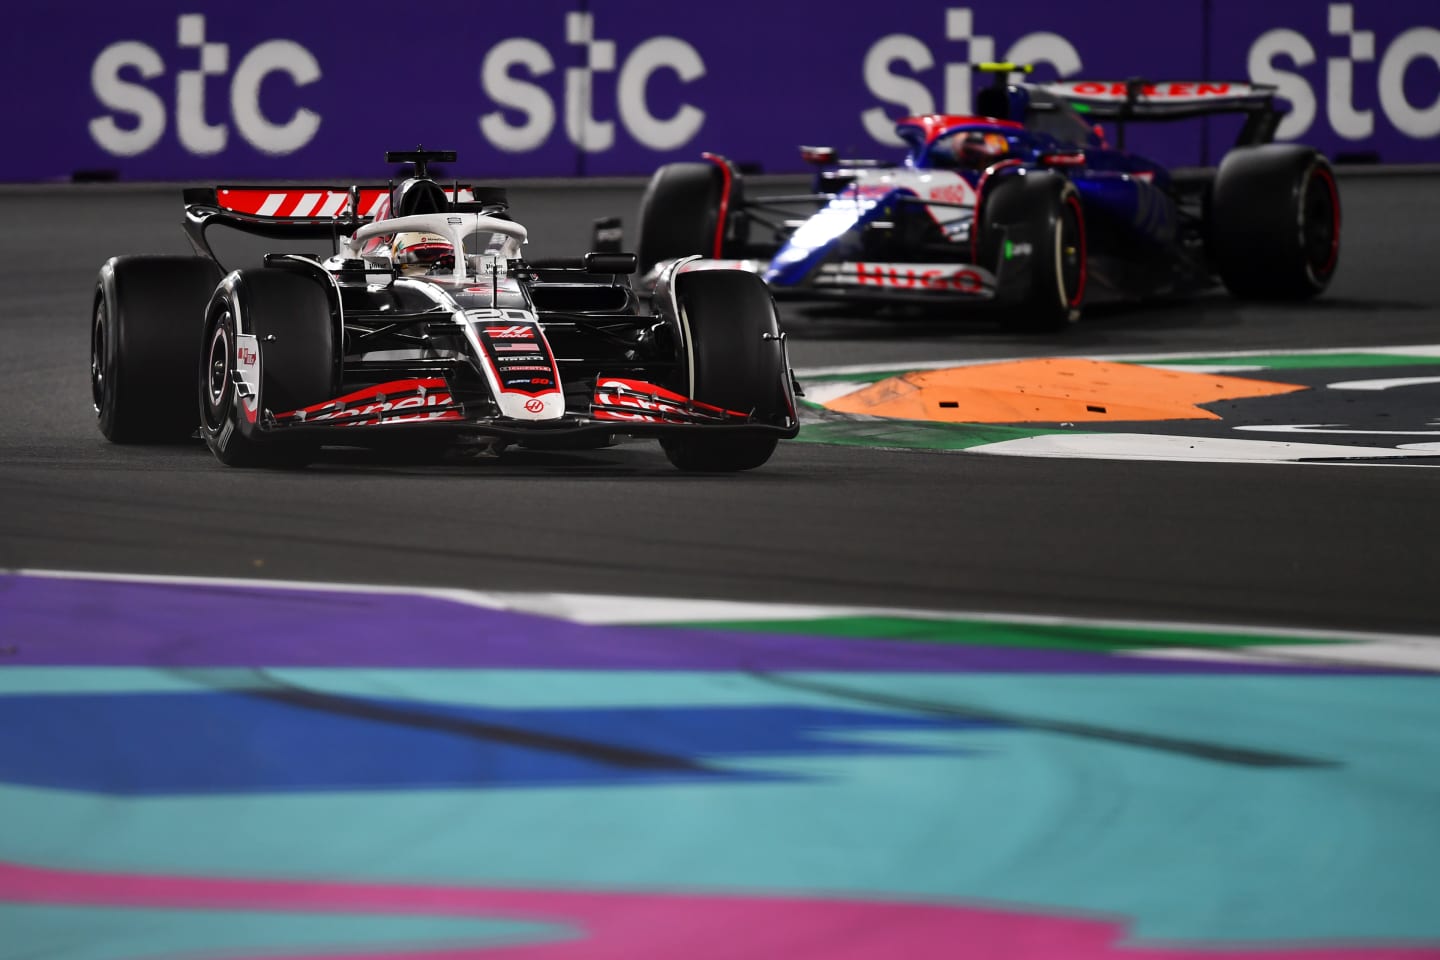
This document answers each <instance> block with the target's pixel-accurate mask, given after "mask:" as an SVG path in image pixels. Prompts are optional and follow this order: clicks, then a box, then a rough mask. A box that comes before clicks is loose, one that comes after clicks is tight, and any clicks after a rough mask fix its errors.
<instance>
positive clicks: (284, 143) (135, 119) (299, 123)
mask: <svg viewBox="0 0 1440 960" xmlns="http://www.w3.org/2000/svg"><path fill="white" fill-rule="evenodd" d="M176 27H177V29H176V34H177V35H176V45H177V46H178V47H179V48H180V49H181V50H184V51H189V50H194V51H196V54H194V55H185V56H184V59H185V60H187V61H190V62H193V59H192V57H193V56H198V58H199V65H198V69H190V70H180V71H178V72H177V73H176V74H175V129H176V133H177V134H178V136H179V139H180V145H181V146H182V147H184V148H185V149H186V150H188V151H189V152H190V153H193V154H195V155H197V156H202V157H205V156H211V155H213V154H217V153H220V152H221V151H223V150H224V149H225V147H226V146H227V144H228V143H229V139H230V127H229V125H228V124H226V123H223V122H222V123H210V122H209V121H208V120H207V119H206V117H207V115H211V114H213V113H216V112H218V111H215V110H214V109H213V108H211V110H208V111H207V108H206V103H205V91H206V79H207V78H208V77H223V76H225V75H226V74H228V73H230V64H231V56H230V46H229V45H228V44H224V43H210V42H207V41H206V39H205V15H204V14H200V13H186V14H182V15H181V16H180V17H179V18H177V20H176ZM165 72H166V63H165V59H164V57H162V56H161V55H160V51H158V50H156V49H155V48H154V47H152V46H150V45H149V44H148V43H142V42H140V41H139V40H121V41H119V42H118V43H112V44H110V46H108V47H106V48H105V49H104V50H102V51H100V55H99V56H97V57H96V58H95V62H94V63H93V64H91V67H90V87H91V89H92V90H93V91H94V92H95V98H96V99H97V100H99V101H100V102H101V103H102V104H103V105H104V106H105V107H107V108H108V109H109V110H110V112H109V113H106V114H102V115H101V116H98V117H94V118H93V119H91V121H90V136H91V137H93V138H94V140H95V142H96V143H98V144H99V145H100V147H101V148H102V149H104V150H105V151H107V152H108V153H111V154H113V155H115V156H117V157H133V156H137V155H139V154H142V153H144V152H145V151H147V150H149V149H150V148H151V147H154V146H155V144H157V143H159V142H160V138H161V137H162V136H164V134H165V128H166V126H167V125H168V115H167V107H166V103H165V98H164V96H162V94H161V93H159V92H157V91H156V90H155V89H152V88H151V87H150V86H147V85H146V84H145V83H141V82H137V81H135V80H133V79H127V78H126V77H127V75H134V74H137V73H138V74H139V76H140V79H141V80H145V81H152V80H155V79H156V78H158V77H162V76H164V75H165ZM277 73H279V74H285V75H286V76H287V77H288V78H289V80H290V82H292V83H294V84H295V85H296V86H297V87H304V86H307V85H309V84H312V83H314V82H315V81H316V80H319V79H320V63H319V61H317V60H316V59H315V56H314V54H312V53H311V52H310V51H309V50H307V49H305V48H304V47H303V46H301V45H300V44H298V43H296V42H295V41H294V40H267V41H265V42H264V43H262V44H259V45H258V46H256V47H255V48H254V49H252V50H249V51H248V52H246V53H245V54H244V55H243V56H241V57H240V58H239V61H238V63H237V64H236V65H235V70H234V73H233V75H232V76H231V77H230V88H229V117H230V120H231V121H232V122H233V123H234V126H235V129H236V130H237V131H238V132H239V133H240V136H241V137H242V138H243V139H244V140H245V142H246V143H248V144H250V145H251V146H253V147H254V148H255V149H257V150H260V151H261V152H263V153H269V154H276V155H283V154H288V153H294V152H295V151H296V150H299V149H300V148H301V147H303V146H305V145H306V144H308V143H309V142H310V141H311V140H313V139H315V133H316V131H318V130H319V129H320V115H319V114H317V113H315V111H313V110H310V109H307V108H305V107H301V108H299V109H297V110H295V111H294V112H293V113H292V114H291V115H290V116H289V117H288V118H286V119H285V120H283V121H276V120H274V119H272V118H270V117H269V116H267V115H266V114H265V112H264V111H263V110H261V109H260V90H261V86H262V85H263V84H264V83H265V81H266V79H267V78H268V77H270V76H271V75H272V74H277Z"/></svg>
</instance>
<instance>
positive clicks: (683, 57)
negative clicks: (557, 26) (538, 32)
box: [480, 12, 705, 153]
mask: <svg viewBox="0 0 1440 960" xmlns="http://www.w3.org/2000/svg"><path fill="white" fill-rule="evenodd" d="M565 42H566V44H568V45H570V46H576V47H580V48H581V50H582V51H583V53H582V54H581V57H580V59H581V61H582V64H583V65H581V66H575V67H566V68H565V86H564V95H563V98H562V105H563V109H564V111H565V136H566V138H567V139H569V141H570V142H571V143H572V144H574V145H575V146H576V147H578V148H579V149H581V150H582V151H584V152H586V153H599V152H601V151H603V150H609V149H610V148H611V147H613V146H614V145H615V121H614V120H610V119H602V117H604V116H605V115H606V114H608V113H610V111H607V110H604V109H602V108H601V107H600V106H599V105H597V104H595V103H594V102H593V83H592V78H593V75H594V74H597V73H614V72H616V71H617V70H618V71H619V73H618V76H617V77H616V79H615V110H614V112H615V113H618V114H619V120H620V125H621V126H622V127H623V128H624V129H625V131H626V132H627V133H629V134H630V136H631V137H633V138H634V139H635V141H636V142H637V143H640V144H642V145H643V146H646V147H649V148H650V149H651V150H674V149H675V148H677V147H683V146H684V145H685V144H687V143H689V142H690V141H691V140H693V139H694V138H695V135H696V134H697V133H699V132H700V127H701V126H702V125H703V124H704V123H705V111H703V110H701V109H700V108H699V107H696V106H695V105H693V104H690V103H683V102H682V103H681V104H680V105H679V106H678V107H676V108H675V109H674V111H673V112H672V113H671V114H670V115H669V116H663V117H657V116H656V115H655V114H654V113H653V112H651V109H650V101H649V99H648V94H647V90H648V87H649V85H650V81H651V77H652V76H654V75H655V74H656V73H660V72H662V71H663V72H666V73H670V74H673V75H674V76H675V77H676V78H678V79H679V81H680V82H681V83H682V84H683V83H691V82H693V81H695V80H698V79H700V78H701V77H703V76H705V61H704V60H702V59H701V58H700V53H699V51H697V50H696V49H695V48H694V47H693V46H691V45H690V44H689V43H687V42H686V41H684V40H682V39H680V38H679V37H651V38H650V39H648V40H646V41H644V42H643V43H641V44H639V45H638V46H637V47H635V49H634V50H631V51H630V52H629V53H628V54H627V55H626V56H625V58H624V62H621V60H620V57H619V52H618V51H617V50H616V48H615V41H614V40H599V39H596V37H595V18H594V15H593V14H590V13H584V12H574V13H567V14H566V15H565ZM557 59H559V60H561V61H562V62H564V61H569V60H573V59H575V57H574V56H573V55H572V54H571V53H569V52H566V53H563V54H561V55H560V56H559V57H556V56H553V55H551V53H550V51H549V50H547V49H546V48H545V47H544V45H542V44H541V43H540V42H539V41H537V40H532V39H530V38H529V37H511V38H510V39H508V40H502V41H501V42H500V43H497V44H496V45H495V46H494V47H491V48H490V51H489V52H488V53H487V54H485V62H484V63H483V64H482V65H481V67H480V86H481V88H482V89H484V91H485V94H486V96H488V97H489V98H490V99H491V100H493V101H494V102H495V105H496V106H497V107H499V108H500V109H497V110H493V111H491V112H489V113H486V114H484V115H483V116H481V117H480V132H481V133H483V134H484V135H485V139H486V140H488V141H489V142H490V143H491V144H493V145H494V146H495V147H496V148H498V149H500V150H504V151H507V152H509V153H525V152H528V151H531V150H536V149H538V148H539V147H541V146H542V145H543V144H544V143H545V142H546V141H547V140H549V139H550V135H551V133H552V132H554V130H555V101H554V99H553V98H552V97H551V96H550V94H549V93H548V92H547V91H546V90H545V88H544V87H542V86H540V85H539V84H538V83H533V82H531V80H527V79H521V76H520V75H521V74H524V75H528V76H529V77H530V78H538V77H544V76H546V75H548V74H550V73H553V72H554V71H555V61H556V60H557ZM657 85H658V82H657ZM597 112H598V113H599V114H600V116H597V115H596V114H597ZM515 114H519V115H520V116H522V117H524V121H523V122H521V123H515V122H513V121H512V120H511V119H509V117H513V116H515Z"/></svg>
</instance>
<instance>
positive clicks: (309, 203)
mask: <svg viewBox="0 0 1440 960" xmlns="http://www.w3.org/2000/svg"><path fill="white" fill-rule="evenodd" d="M322 196H324V194H322V193H307V194H303V195H302V196H301V197H300V202H299V203H297V204H295V209H294V210H291V211H290V216H292V217H308V216H310V211H311V210H314V209H315V204H317V203H319V202H320V198H321V197H322Z"/></svg>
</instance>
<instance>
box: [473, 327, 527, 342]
mask: <svg viewBox="0 0 1440 960" xmlns="http://www.w3.org/2000/svg"><path fill="white" fill-rule="evenodd" d="M485 336H487V337H492V338H494V339H496V340H529V339H532V338H534V336H535V331H534V330H531V329H530V328H529V327H522V326H518V325H517V326H509V327H486V328H485Z"/></svg>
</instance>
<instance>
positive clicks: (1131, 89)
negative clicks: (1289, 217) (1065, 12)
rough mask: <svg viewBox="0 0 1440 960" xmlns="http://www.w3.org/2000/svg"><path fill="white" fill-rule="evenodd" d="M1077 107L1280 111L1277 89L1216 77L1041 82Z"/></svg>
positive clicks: (1107, 111)
mask: <svg viewBox="0 0 1440 960" xmlns="http://www.w3.org/2000/svg"><path fill="white" fill-rule="evenodd" d="M1040 87H1041V89H1042V90H1045V91H1048V92H1049V93H1053V94H1054V95H1055V96H1057V97H1059V98H1061V99H1062V100H1065V101H1066V102H1068V103H1069V104H1070V105H1071V106H1072V107H1074V108H1075V109H1076V111H1078V112H1080V113H1086V114H1089V115H1091V116H1093V117H1098V118H1101V119H1115V120H1181V119H1185V118H1187V117H1205V116H1212V115H1214V114H1219V113H1257V112H1263V111H1267V110H1275V109H1276V107H1275V89H1276V88H1275V87H1272V86H1267V85H1262V84H1254V83H1224V82H1217V81H1214V80H1193V81H1170V82H1166V83H1150V82H1147V81H1144V80H1137V79H1131V80H1116V81H1102V80H1080V81H1067V82H1064V83H1047V84H1041V85H1040Z"/></svg>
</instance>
